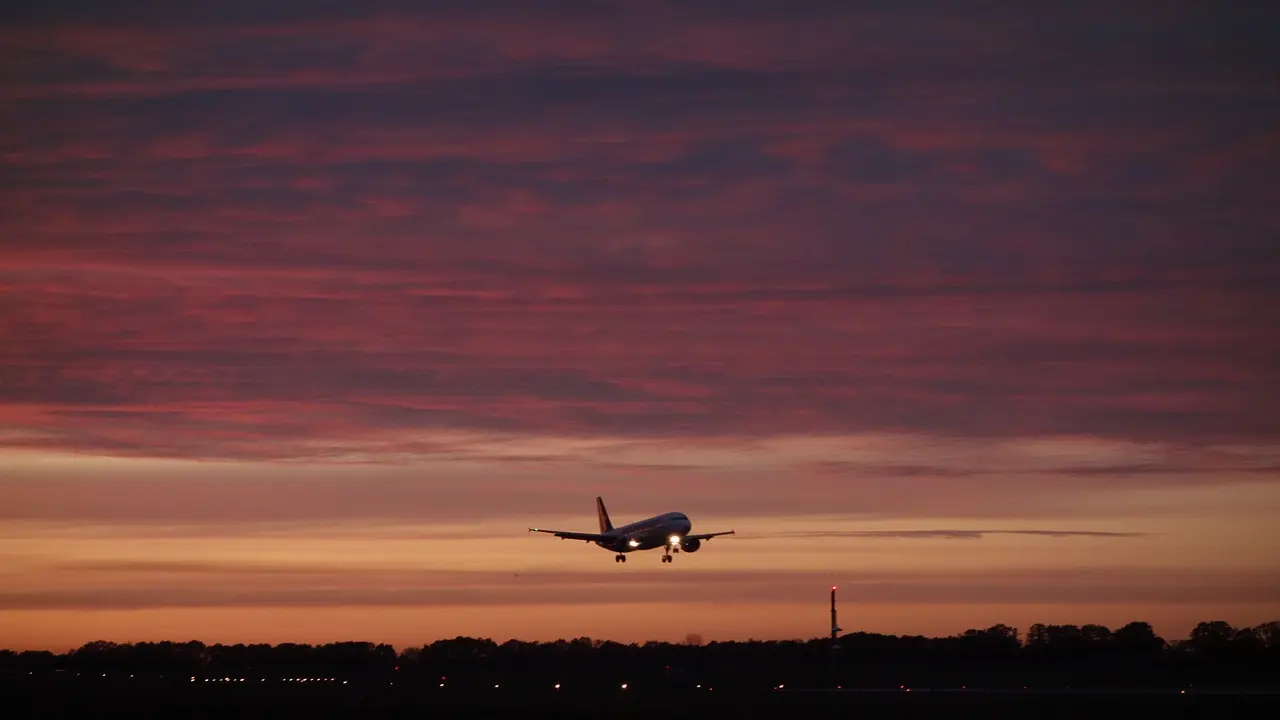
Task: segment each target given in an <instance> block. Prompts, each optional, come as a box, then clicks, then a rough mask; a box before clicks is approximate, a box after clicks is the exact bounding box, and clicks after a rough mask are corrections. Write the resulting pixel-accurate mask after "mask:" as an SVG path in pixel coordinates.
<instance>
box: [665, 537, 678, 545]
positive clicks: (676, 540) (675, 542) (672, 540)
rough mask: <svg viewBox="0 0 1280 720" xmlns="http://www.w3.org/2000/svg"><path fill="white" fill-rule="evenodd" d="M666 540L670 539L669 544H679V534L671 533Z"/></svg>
mask: <svg viewBox="0 0 1280 720" xmlns="http://www.w3.org/2000/svg"><path fill="white" fill-rule="evenodd" d="M667 540H669V541H671V544H672V545H679V544H680V536H679V535H672V536H671V537H669V538H667Z"/></svg>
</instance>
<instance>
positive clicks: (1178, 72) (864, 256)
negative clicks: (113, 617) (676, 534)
mask: <svg viewBox="0 0 1280 720" xmlns="http://www.w3.org/2000/svg"><path fill="white" fill-rule="evenodd" d="M939 7H940V5H939V4H937V3H932V2H926V3H916V4H914V5H913V8H914V10H915V11H913V10H912V9H911V8H896V7H888V6H883V5H881V6H874V7H862V8H858V7H851V6H849V5H848V4H847V3H830V2H805V3H802V4H801V5H799V6H796V7H793V8H790V9H789V10H788V11H787V12H785V13H782V12H780V11H779V10H778V6H776V5H772V4H769V3H754V2H753V3H742V4H723V3H711V4H702V5H699V6H698V7H686V6H684V5H683V4H674V3H666V4H661V5H658V6H655V5H653V4H646V3H610V4H599V3H556V4H539V5H538V6H537V7H532V6H528V5H527V4H521V3H506V2H504V3H499V4H487V5H486V6H485V7H483V8H480V7H477V6H472V5H468V4H465V3H447V4H434V5H433V6H432V7H431V8H421V7H418V6H414V5H411V4H405V3H399V2H385V3H381V2H380V3H370V4H367V5H358V6H357V5H355V4H343V3H337V4H329V5H326V6H324V7H323V8H319V7H315V6H314V4H305V3H294V2H286V3H280V4H276V5H274V6H273V7H272V8H270V9H262V8H259V7H257V6H251V4H243V3H236V4H235V6H234V7H233V8H231V9H220V10H219V11H218V12H217V13H210V12H208V11H204V10H199V9H188V10H182V11H177V10H171V9H168V10H167V9H164V8H162V7H159V6H153V5H152V4H149V3H140V4H136V6H133V7H132V8H131V11H130V12H128V13H119V14H116V13H107V14H104V13H103V12H102V11H100V10H96V9H94V8H92V7H89V6H84V7H79V6H77V7H75V8H64V9H62V10H59V11H58V12H50V11H48V10H41V9H39V8H36V7H34V6H31V7H26V8H18V9H11V8H6V10H5V11H4V13H5V15H4V18H5V23H3V24H4V26H5V27H6V28H7V30H5V31H3V33H0V53H3V56H4V57H8V56H12V57H15V58H21V59H22V62H14V63H10V64H6V67H9V68H10V69H9V70H7V71H6V72H8V73H9V74H8V75H7V76H6V80H8V82H6V83H4V85H5V88H6V90H4V91H3V92H4V93H5V94H6V95H5V96H6V98H7V99H8V103H7V107H8V108H9V109H10V112H9V113H7V114H6V116H5V118H4V120H3V121H2V122H3V127H4V129H5V133H3V134H2V135H3V136H4V137H7V138H9V140H7V141H5V142H7V143H8V145H5V146H4V148H3V151H4V152H5V156H6V158H7V159H8V161H7V162H6V164H5V167H4V169H3V170H2V171H0V184H3V186H4V187H5V189H6V192H4V193H0V215H3V216H4V217H5V218H6V232H5V249H6V252H5V253H4V259H3V260H0V333H3V336H4V337H5V338H6V339H7V340H8V342H6V343H5V344H4V345H3V347H0V404H2V407H0V443H3V444H4V446H6V447H9V448H16V449H39V450H42V451H46V452H83V453H89V454H93V455H115V456H124V457H165V458H190V459H236V458H239V459H246V460H259V459H272V460H279V461H299V460H315V461H326V460H327V461H334V460H337V459H339V458H351V457H355V456H359V457H362V458H366V459H371V460H377V459H379V458H381V459H382V460H383V461H385V462H387V463H398V462H403V461H405V459H406V458H413V457H421V456H423V455H426V454H430V453H431V452H433V451H435V450H437V449H438V448H437V446H436V443H435V442H433V441H432V440H431V439H430V438H428V437H426V436H428V435H431V434H435V433H439V432H445V431H457V430H466V431H471V432H477V433H523V434H526V435H529V436H540V437H549V438H562V437H580V436H584V435H593V434H594V435H604V436H614V435H620V436H626V437H631V438H650V437H659V438H668V437H686V438H713V437H737V436H750V437H757V436H762V435H800V434H818V435H830V434H835V435H849V434H862V433H881V432H902V433H916V434H921V435H931V436H941V437H985V438H997V439H999V438H1016V437H1022V436H1029V437H1053V436H1064V435H1065V436H1076V435H1091V436H1098V437H1107V438H1123V439H1127V440H1137V441H1175V442H1184V443H1200V444H1212V443H1217V442H1222V441H1241V442H1249V443H1255V444H1265V443H1269V442H1273V441H1274V439H1275V437H1276V436H1277V433H1278V432H1280V424H1278V421H1277V420H1276V418H1275V415H1274V413H1273V412H1272V411H1271V408H1272V406H1273V405H1274V403H1273V402H1270V399H1271V398H1274V397H1277V395H1278V394H1280V385H1278V384H1277V380H1276V376H1275V374H1274V373H1273V372H1270V371H1269V370H1270V368H1271V367H1274V366H1275V365H1276V364H1277V363H1278V362H1280V346H1277V344H1276V343H1275V342H1274V341H1271V340H1270V336H1269V334H1268V333H1267V330H1268V329H1269V328H1268V327H1267V326H1266V325H1265V323H1263V322H1261V320H1260V318H1261V317H1265V316H1266V314H1265V312H1259V309H1262V308H1267V307H1270V306H1272V305H1275V304H1276V302H1277V297H1276V291H1275V287H1277V283H1276V280H1277V279H1278V278H1277V277H1276V276H1277V270H1276V268H1277V263H1276V261H1277V260H1278V259H1280V258H1278V257H1277V255H1276V251H1275V249H1274V243H1272V242H1271V237H1272V235H1273V234H1274V233H1273V232H1272V230H1273V226H1274V220H1275V218H1274V213H1272V212H1271V211H1270V209H1269V208H1270V207H1271V204H1270V203H1268V202H1267V201H1268V200H1269V196H1268V191H1269V189H1270V187H1271V185H1270V184H1269V177H1270V175H1269V173H1268V171H1269V169H1270V168H1271V167H1272V166H1273V165H1274V162H1271V161H1272V160H1274V159H1275V157H1276V153H1277V151H1280V146H1277V145H1276V144H1275V142H1274V140H1273V139H1272V136H1273V134H1274V133H1273V132H1272V128H1273V127H1274V126H1275V121H1276V119H1277V118H1276V108H1275V107H1274V103H1270V102H1269V100H1268V98H1269V97H1270V95H1269V93H1270V85H1269V84H1268V83H1267V82H1266V80H1267V79H1269V78H1268V77H1267V76H1265V75H1263V74H1262V70H1261V69H1262V68H1264V67H1269V66H1270V65H1271V64H1273V63H1267V62H1265V60H1267V59H1270V58H1272V57H1273V56H1274V54H1275V50H1274V48H1273V44H1270V43H1268V42H1266V38H1265V37H1263V33H1260V32H1259V31H1258V29H1257V28H1259V27H1265V23H1264V22H1259V20H1260V17H1261V16H1260V14H1259V13H1260V11H1258V10H1257V9H1254V8H1246V7H1233V8H1229V9H1223V8H1218V9H1215V10H1214V11H1213V12H1208V11H1206V10H1205V9H1203V8H1200V7H1195V6H1187V7H1184V8H1179V9H1178V10H1176V11H1169V12H1162V13H1160V14H1153V13H1146V12H1142V11H1140V10H1122V9H1116V8H1109V9H1105V10H1104V9H1100V8H1099V7H1093V6H1081V5H1079V4H1074V5H1071V4H1052V5H1051V6H1050V7H1049V8H1048V9H1046V10H1045V12H1046V13H1048V14H1049V16H1051V17H1053V18H1054V20H1053V22H1052V23H1040V22H1038V21H1037V22H1032V21H1031V20H1030V19H1028V18H1025V17H1024V16H1023V15H1021V14H1018V13H1007V12H1001V11H1000V10H1001V9H1002V6H1001V4H999V3H997V5H996V6H993V7H991V8H987V9H970V10H968V11H966V12H965V13H960V14H956V13H950V12H948V14H947V20H946V21H945V22H944V21H940V20H938V19H937V17H938V16H937V14H936V13H932V12H927V11H928V10H936V9H938V8H939ZM921 10H923V11H921ZM1219 36H1221V37H1231V38H1232V42H1230V43H1214V42H1210V41H1209V40H1206V38H1211V37H1219ZM903 38H910V40H911V41H910V42H909V43H904V42H903ZM1083 45H1088V46H1089V47H1090V48H1091V52H1090V54H1089V55H1088V56H1087V57H1082V56H1080V55H1079V53H1078V52H1076V50H1077V48H1079V47H1081V46H1083ZM904 47H910V48H911V49H910V51H907V50H904V49H903V48H904ZM1156 49H1159V50H1160V52H1159V53H1156V52H1155V50H1156ZM406 436H412V437H409V438H408V439H406ZM509 459H510V460H511V462H513V463H518V462H526V461H528V460H529V458H527V457H524V458H522V457H518V456H512V457H511V458H509ZM539 461H540V462H548V460H546V459H545V458H542V459H540V460H539ZM647 462H648V464H649V466H650V467H653V468H656V467H658V466H660V465H668V466H670V467H669V468H668V469H670V470H671V471H672V472H678V471H681V470H682V468H681V467H680V464H679V463H666V462H663V461H662V460H661V459H658V458H649V459H648V461H647ZM895 464H896V465H897V466H898V467H899V468H905V467H906V466H907V465H912V463H908V462H902V461H898V462H897V463H895ZM828 467H829V469H830V470H831V471H832V472H833V473H837V474H838V472H840V471H839V470H838V468H839V466H838V465H834V464H833V465H830V466H828ZM920 467H921V468H924V470H922V471H923V472H926V473H932V474H937V473H942V472H950V473H952V474H953V476H954V477H961V473H963V472H965V470H963V469H957V468H946V469H942V468H930V467H928V466H927V465H921V466H920ZM1114 467H1115V472H1112V471H1110V470H1096V469H1087V470H1081V471H1079V472H1080V473H1081V474H1082V475H1083V474H1086V473H1089V472H1103V473H1105V474H1108V475H1121V474H1123V475H1133V474H1136V473H1128V472H1124V471H1123V467H1124V466H1123V465H1115V466H1114ZM1162 467H1163V466H1162ZM863 470H865V468H864V469H863ZM860 471H862V470H860ZM1155 472H1163V470H1162V469H1159V468H1157V470H1156V471H1155Z"/></svg>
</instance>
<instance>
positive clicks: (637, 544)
mask: <svg viewBox="0 0 1280 720" xmlns="http://www.w3.org/2000/svg"><path fill="white" fill-rule="evenodd" d="M627 544H628V545H630V546H631V547H640V541H639V540H628V541H627Z"/></svg>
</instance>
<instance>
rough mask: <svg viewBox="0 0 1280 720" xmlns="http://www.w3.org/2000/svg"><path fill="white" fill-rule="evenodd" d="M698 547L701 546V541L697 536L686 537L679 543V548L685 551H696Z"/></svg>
mask: <svg viewBox="0 0 1280 720" xmlns="http://www.w3.org/2000/svg"><path fill="white" fill-rule="evenodd" d="M700 547H702V541H701V540H699V539H697V538H686V539H685V540H683V541H682V542H681V543H680V549H681V550H683V551H685V552H698V548H700Z"/></svg>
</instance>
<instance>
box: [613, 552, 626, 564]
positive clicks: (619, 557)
mask: <svg viewBox="0 0 1280 720" xmlns="http://www.w3.org/2000/svg"><path fill="white" fill-rule="evenodd" d="M613 561H614V562H616V563H618V562H623V563H624V562H626V561H627V556H626V555H623V554H622V553H618V554H617V555H614V556H613Z"/></svg>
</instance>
